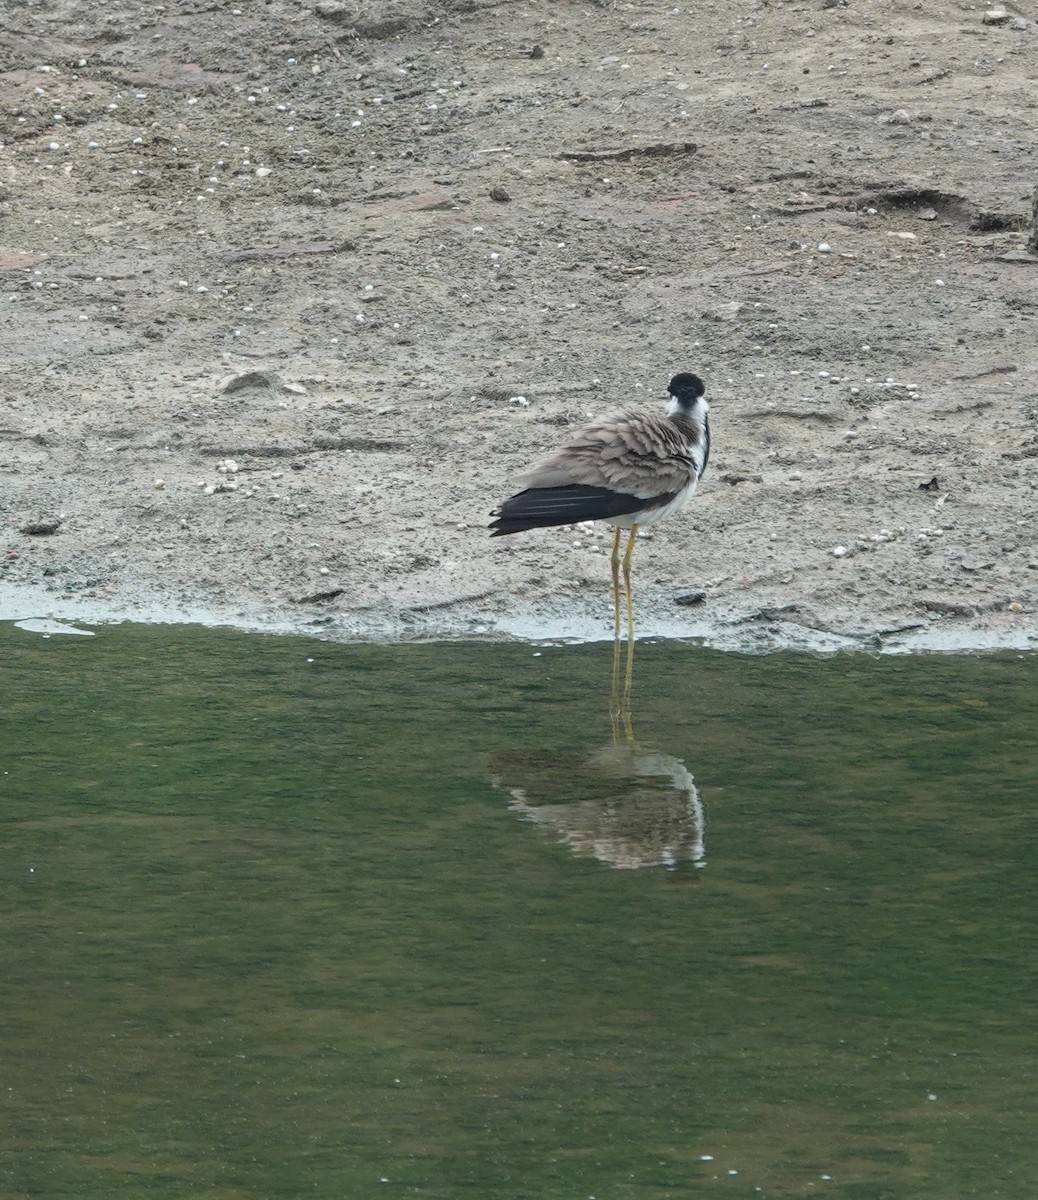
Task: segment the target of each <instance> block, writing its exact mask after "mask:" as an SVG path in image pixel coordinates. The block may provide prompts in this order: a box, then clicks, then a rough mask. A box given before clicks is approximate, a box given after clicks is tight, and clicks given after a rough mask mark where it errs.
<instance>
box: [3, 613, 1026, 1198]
mask: <svg viewBox="0 0 1038 1200" xmlns="http://www.w3.org/2000/svg"><path fill="white" fill-rule="evenodd" d="M0 664H2V668H0V669H2V673H0V702H2V708H0V713H2V716H0V721H2V738H0V771H2V774H0V812H2V816H3V824H2V832H0V847H2V850H0V879H2V885H0V886H2V892H0V903H2V920H0V1196H3V1197H4V1198H5V1200H6V1198H7V1197H29V1196H32V1197H36V1196H44V1197H52V1196H53V1197H60V1196H75V1197H120V1198H122V1197H137V1196H140V1197H156V1198H167V1197H168V1198H170V1200H172V1198H176V1200H181V1198H183V1197H202V1196H213V1197H221V1198H222V1197H227V1198H239V1197H240V1198H249V1200H253V1198H255V1200H266V1198H273V1197H302V1196H314V1197H319V1198H328V1200H349V1198H352V1197H368V1196H380V1197H392V1196H396V1195H402V1196H410V1195H417V1196H423V1197H442V1198H444V1200H449V1198H454V1197H465V1196H471V1197H474V1198H480V1200H520V1198H537V1200H542V1198H555V1197H558V1198H560V1200H562V1198H566V1200H569V1198H575V1200H583V1198H585V1197H592V1196H593V1197H596V1198H597V1200H619V1198H623V1200H627V1198H637V1200H642V1198H644V1200H656V1198H663V1197H668V1198H669V1197H678V1196H695V1197H711V1198H712V1197H715V1196H716V1197H721V1196H724V1197H758V1196H765V1197H786V1196H798V1197H799V1196H816V1195H828V1196H831V1197H840V1198H841V1200H880V1198H896V1200H900V1198H902V1197H904V1198H906V1200H908V1198H912V1200H917V1198H929V1197H933V1198H934V1200H955V1198H958V1197H967V1196H978V1197H1019V1198H1020V1200H1033V1197H1034V1196H1035V1195H1036V1194H1038V1137H1036V1136H1035V1131H1036V1129H1038V1021H1036V1009H1038V1000H1036V997H1038V979H1036V975H1038V969H1036V968H1038V854H1036V846H1035V834H1034V813H1035V808H1036V798H1038V745H1036V743H1038V658H1036V657H1034V656H1030V657H1021V656H1018V655H1003V656H989V657H927V658H914V659H913V658H899V659H883V660H875V659H871V658H868V657H865V656H843V657H834V658H825V659H815V658H810V657H807V656H793V655H786V656H774V657H762V658H750V657H742V656H736V655H724V654H720V653H713V652H709V651H705V650H703V649H701V648H698V647H694V646H682V645H658V646H642V647H639V658H638V663H637V682H636V695H635V708H634V724H635V729H636V732H637V734H638V736H639V739H640V741H642V742H643V743H644V745H646V746H651V747H655V748H656V750H658V751H659V752H660V753H661V755H662V756H663V759H662V760H661V761H666V762H673V760H674V759H680V760H683V762H684V763H685V764H686V766H687V767H688V769H689V770H690V771H691V772H692V774H694V775H695V779H696V787H697V788H698V799H699V801H701V805H702V811H703V814H704V819H705V830H704V829H703V828H702V827H701V826H700V827H699V828H698V835H701V839H702V846H701V851H702V852H701V854H700V855H699V857H698V858H695V856H693V858H689V857H685V858H682V859H680V860H679V861H677V862H676V864H675V865H674V867H673V869H668V868H667V867H665V866H662V867H659V866H658V867H649V868H645V869H639V870H633V869H618V868H617V867H615V866H612V865H609V861H610V856H611V855H612V856H613V860H614V861H615V859H616V856H617V845H621V851H623V847H624V846H628V845H629V843H630V841H631V840H632V839H634V840H635V841H636V840H637V837H638V836H639V835H638V832H637V830H634V829H633V825H635V824H636V820H635V817H636V812H637V808H638V805H639V804H641V803H642V800H641V798H640V797H641V795H642V792H643V790H644V785H645V780H644V779H643V778H635V776H634V775H630V774H629V775H628V776H627V777H625V776H624V771H623V769H622V765H621V766H620V767H617V766H616V763H615V761H613V760H611V759H610V754H609V752H608V751H603V747H607V746H608V745H609V742H610V730H609V718H608V712H607V704H608V697H607V695H606V694H605V689H606V688H607V686H608V676H609V658H608V647H597V646H593V647H570V648H544V649H543V650H541V651H537V650H536V649H535V648H531V647H527V646H511V645H508V646H479V645H437V646H403V647H389V648H375V647H355V646H332V645H326V644H321V643H315V642H310V641H304V640H300V639H287V638H264V637H259V636H249V635H244V634H236V633H229V632H213V631H204V630H194V629H166V628H132V627H110V628H101V629H99V630H98V631H97V636H96V637H93V638H52V639H50V640H43V639H41V638H39V637H38V636H37V635H32V634H29V633H26V632H23V631H20V630H16V629H13V628H11V627H10V626H0ZM667 756H669V757H667ZM610 762H612V765H611V766H610V765H609V763H610ZM603 763H605V764H606V765H605V766H603V765H602V764H603ZM657 782H658V781H657ZM625 789H626V790H627V800H626V802H625V800H624V795H623V793H624V791H625ZM664 790H666V789H665V788H664ZM517 796H519V797H526V800H525V801H524V802H523V803H518V802H517V799H516V797H517ZM687 799H688V798H687V797H686V800H687ZM653 803H655V801H653ZM524 804H525V807H524ZM562 804H569V805H570V806H571V807H570V808H567V809H562V808H560V805H562ZM661 804H664V806H665V804H666V802H665V801H663V802H661ZM682 805H684V807H683V808H682ZM677 806H678V808H679V809H681V810H682V811H684V812H685V814H686V816H687V815H688V812H689V811H690V810H689V808H688V804H687V803H685V802H684V801H682V800H680V799H679V801H677ZM520 809H521V810H522V811H517V810H520ZM567 812H573V813H577V814H578V817H577V818H575V819H574V820H572V821H568V822H567V820H566V819H565V816H564V814H565V813H567ZM595 814H598V815H597V816H596V815H595ZM603 814H604V815H603ZM632 814H634V815H632ZM673 816H674V810H673V809H672V810H670V815H669V816H666V817H659V818H658V819H657V817H653V818H652V821H653V822H656V823H657V824H665V823H666V822H667V821H670V820H671V819H672V818H673ZM585 819H586V820H588V821H590V822H591V824H592V825H594V824H595V822H596V821H597V822H598V826H597V829H598V833H599V834H602V830H603V829H604V830H605V831H606V834H607V835H608V836H605V835H603V836H602V837H600V838H599V841H602V842H603V843H607V844H606V845H605V848H604V850H603V846H602V845H598V852H599V853H600V857H599V858H595V857H594V856H593V852H594V850H595V844H593V843H595V838H594V837H593V836H591V835H588V837H587V838H584V839H583V841H582V840H581V839H582V836H583V835H578V836H574V831H573V827H574V826H575V825H579V824H580V822H581V821H584V820H585ZM693 824H695V821H693ZM653 837H656V841H657V842H659V841H660V840H663V841H665V840H666V831H664V832H663V833H660V831H659V830H658V829H657V830H656V833H655V834H652V835H650V836H649V837H648V841H649V842H652V840H653ZM610 839H611V840H610ZM654 844H655V843H654ZM623 852H625V851H623ZM603 859H604V861H603ZM706 1156H710V1157H706ZM827 1177H828V1178H827Z"/></svg>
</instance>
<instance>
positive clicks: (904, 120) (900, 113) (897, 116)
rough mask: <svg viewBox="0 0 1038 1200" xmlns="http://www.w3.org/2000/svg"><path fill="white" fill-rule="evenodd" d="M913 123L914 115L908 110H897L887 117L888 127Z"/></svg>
mask: <svg viewBox="0 0 1038 1200" xmlns="http://www.w3.org/2000/svg"><path fill="white" fill-rule="evenodd" d="M911 123H912V114H911V113H910V112H909V111H908V109H907V108H895V109H894V111H893V112H892V113H891V114H890V115H889V116H888V117H887V124H888V125H910V124H911Z"/></svg>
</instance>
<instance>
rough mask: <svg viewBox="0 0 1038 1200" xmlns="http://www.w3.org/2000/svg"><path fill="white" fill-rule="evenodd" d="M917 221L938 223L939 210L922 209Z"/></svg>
mask: <svg viewBox="0 0 1038 1200" xmlns="http://www.w3.org/2000/svg"><path fill="white" fill-rule="evenodd" d="M915 219H916V220H917V221H936V220H937V210H936V209H935V208H921V209H920V210H919V211H918V212H917V213H916V214H915Z"/></svg>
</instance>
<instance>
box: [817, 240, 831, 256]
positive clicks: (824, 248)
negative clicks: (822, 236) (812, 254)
mask: <svg viewBox="0 0 1038 1200" xmlns="http://www.w3.org/2000/svg"><path fill="white" fill-rule="evenodd" d="M830 250H832V246H830V245H829V243H828V242H819V243H818V253H819V254H828V253H829V251H830Z"/></svg>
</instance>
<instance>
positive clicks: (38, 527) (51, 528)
mask: <svg viewBox="0 0 1038 1200" xmlns="http://www.w3.org/2000/svg"><path fill="white" fill-rule="evenodd" d="M60 524H61V521H59V520H50V521H30V522H29V524H28V525H23V526H22V527H21V529H20V530H19V531H18V532H19V533H24V534H27V535H28V536H29V537H48V536H49V535H50V534H52V533H57V532H58V526H59V525H60Z"/></svg>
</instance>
